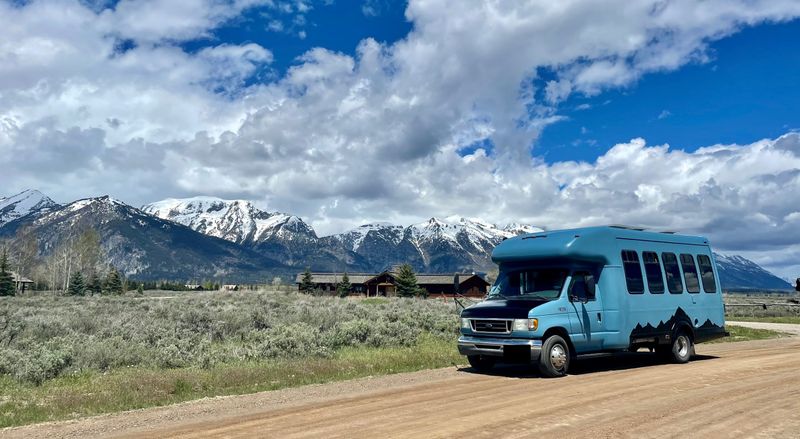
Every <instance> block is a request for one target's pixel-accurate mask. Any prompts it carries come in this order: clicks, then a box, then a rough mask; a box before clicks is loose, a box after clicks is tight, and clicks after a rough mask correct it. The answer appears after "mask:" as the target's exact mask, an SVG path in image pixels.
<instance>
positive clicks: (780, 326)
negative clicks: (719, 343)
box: [725, 320, 800, 336]
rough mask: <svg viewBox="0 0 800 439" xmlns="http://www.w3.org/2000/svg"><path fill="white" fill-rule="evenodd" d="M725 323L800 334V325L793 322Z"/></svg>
mask: <svg viewBox="0 0 800 439" xmlns="http://www.w3.org/2000/svg"><path fill="white" fill-rule="evenodd" d="M725 324H727V325H734V326H743V327H745V328H753V329H768V330H770V331H778V332H784V333H786V334H792V335H796V336H800V325H797V324H793V323H769V322H741V321H736V320H733V321H728V322H725Z"/></svg>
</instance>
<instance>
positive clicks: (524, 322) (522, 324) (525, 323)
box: [514, 319, 539, 331]
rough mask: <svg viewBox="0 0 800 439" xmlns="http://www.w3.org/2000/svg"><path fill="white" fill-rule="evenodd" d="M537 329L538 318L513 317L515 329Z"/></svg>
mask: <svg viewBox="0 0 800 439" xmlns="http://www.w3.org/2000/svg"><path fill="white" fill-rule="evenodd" d="M537 329H539V319H514V330H515V331H535V330H537Z"/></svg>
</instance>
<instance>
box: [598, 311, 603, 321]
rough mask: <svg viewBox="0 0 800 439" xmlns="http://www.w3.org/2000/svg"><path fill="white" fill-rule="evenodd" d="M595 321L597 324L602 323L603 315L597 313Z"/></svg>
mask: <svg viewBox="0 0 800 439" xmlns="http://www.w3.org/2000/svg"><path fill="white" fill-rule="evenodd" d="M597 321H598V322H602V321H603V314H602V313H597Z"/></svg>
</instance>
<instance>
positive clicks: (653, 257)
mask: <svg viewBox="0 0 800 439" xmlns="http://www.w3.org/2000/svg"><path fill="white" fill-rule="evenodd" d="M642 262H644V273H645V275H646V276H647V289H649V290H650V294H664V276H662V275H661V264H660V263H659V262H658V253H656V252H642Z"/></svg>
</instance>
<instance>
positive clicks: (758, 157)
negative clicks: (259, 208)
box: [0, 0, 800, 277]
mask: <svg viewBox="0 0 800 439" xmlns="http://www.w3.org/2000/svg"><path fill="white" fill-rule="evenodd" d="M798 18H800V2H798V1H797V0H706V1H702V2H694V1H685V2H664V1H661V0H642V1H636V2H631V1H629V0H607V1H605V2H597V1H595V0H574V1H571V2H553V1H548V0H532V1H525V2H522V1H520V2H515V1H505V0H409V1H408V2H398V1H390V0H352V1H342V0H328V1H325V0H320V1H312V0H118V1H117V0H112V1H108V0H37V1H18V0H14V1H10V0H0V167H2V168H3V169H4V173H3V174H2V175H0V179H2V185H1V186H2V187H3V188H4V193H0V196H2V195H10V194H13V193H17V192H20V191H22V190H25V189H28V188H38V189H40V190H41V191H42V192H44V193H46V194H48V195H50V196H51V197H52V198H54V199H55V200H56V201H59V202H69V201H72V200H75V199H78V198H83V197H87V196H99V195H105V194H108V195H111V196H113V197H115V198H118V199H120V200H124V201H126V202H128V203H130V204H133V205H142V204H145V203H150V202H154V201H158V200H161V199H164V198H168V197H191V196H198V195H205V196H217V197H220V198H227V199H248V200H253V201H256V202H258V203H260V204H261V205H264V206H267V208H268V209H269V210H271V211H282V212H288V213H291V214H295V215H299V216H301V217H302V218H303V219H304V220H306V221H308V222H309V223H310V224H312V225H313V226H314V227H315V229H316V230H317V232H318V233H319V234H320V235H326V234H331V233H338V232H342V231H344V230H347V229H349V228H352V227H355V226H358V225H359V224H365V223H372V222H376V221H388V222H393V223H397V224H410V223H414V222H420V221H424V220H426V219H428V218H430V217H432V216H436V217H441V218H444V217H448V216H451V215H460V216H464V217H478V218H482V219H484V220H487V221H490V222H494V223H497V224H499V225H503V224H506V223H509V222H517V223H527V224H532V225H536V226H543V227H547V228H567V227H579V226H589V225H598V224H613V223H622V224H626V223H627V224H636V225H640V226H644V227H648V228H653V229H669V230H677V231H681V232H686V233H703V234H707V235H708V236H709V238H710V239H711V240H712V242H714V243H715V246H716V247H717V248H718V249H719V250H721V251H724V252H730V253H741V254H743V255H744V256H746V257H750V258H752V259H754V260H756V262H759V263H761V264H763V265H765V266H768V267H770V268H771V269H773V270H774V271H776V272H778V273H780V274H781V275H784V276H787V277H788V276H790V274H791V273H794V272H800V262H798V261H800V207H798V206H800V134H798V133H796V130H797V129H798V128H800V121H799V120H798V111H797V108H798V103H800V87H798V86H797V83H796V81H797V80H796V78H798V77H800V53H799V52H798V50H797V49H796V45H797V42H798V41H800V21H798ZM662 145H669V146H670V148H665V147H663V146H662ZM711 145H725V146H718V147H714V148H703V147H707V146H711Z"/></svg>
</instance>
